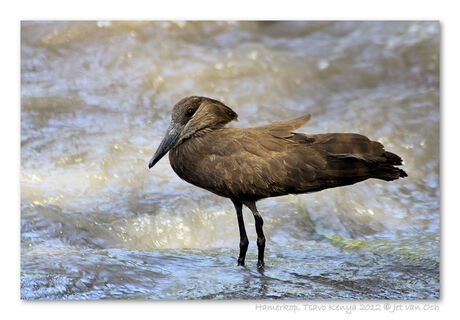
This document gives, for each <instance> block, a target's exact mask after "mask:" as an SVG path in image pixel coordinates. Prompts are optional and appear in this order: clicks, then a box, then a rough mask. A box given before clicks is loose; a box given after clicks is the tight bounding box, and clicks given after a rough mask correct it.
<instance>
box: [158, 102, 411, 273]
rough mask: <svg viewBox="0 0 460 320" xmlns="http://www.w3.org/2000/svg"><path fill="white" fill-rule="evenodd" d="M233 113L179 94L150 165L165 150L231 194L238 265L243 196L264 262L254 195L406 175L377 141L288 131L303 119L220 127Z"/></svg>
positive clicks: (181, 166) (177, 165) (184, 168)
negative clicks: (253, 223)
mask: <svg viewBox="0 0 460 320" xmlns="http://www.w3.org/2000/svg"><path fill="white" fill-rule="evenodd" d="M237 117H238V115H237V114H236V113H235V112H234V111H233V110H232V109H230V108H229V107H227V106H226V105H224V104H223V103H222V102H219V101H217V100H214V99H210V98H206V97H197V96H192V97H187V98H184V99H182V100H181V101H179V102H178V103H177V104H176V105H175V106H174V108H173V111H172V120H171V123H170V125H169V128H168V130H167V132H166V136H165V137H164V139H163V141H162V142H161V144H160V146H159V147H158V150H157V151H156V152H155V155H154V156H153V157H152V159H151V160H150V162H149V168H152V167H153V166H154V165H155V164H156V163H157V162H158V160H160V159H161V158H162V157H163V156H164V155H165V154H166V153H167V152H168V151H169V162H170V164H171V167H172V168H173V170H174V171H175V172H176V174H177V175H178V176H179V177H181V178H182V179H184V180H185V181H187V182H189V183H191V184H193V185H195V186H198V187H200V188H203V189H206V190H208V191H211V192H213V193H215V194H217V195H219V196H222V197H225V198H229V199H230V200H232V202H233V204H234V206H235V209H236V214H237V218H238V227H239V231H240V254H239V257H238V265H244V260H245V256H246V251H247V248H248V244H249V242H248V237H247V235H246V230H245V227H244V221H243V214H242V208H243V204H244V205H245V206H247V207H248V208H249V209H250V210H251V211H252V213H253V215H254V219H255V225H256V232H257V248H258V262H257V266H258V267H259V268H263V266H264V249H265V237H264V232H263V229H262V225H263V219H262V217H261V215H260V214H259V212H258V211H257V207H256V201H258V200H260V199H264V198H268V197H276V196H283V195H287V194H300V193H308V192H314V191H320V190H323V189H327V188H335V187H340V186H345V185H350V184H353V183H356V182H359V181H363V180H366V179H369V178H376V179H381V180H386V181H391V180H395V179H398V178H402V177H406V176H407V174H406V173H405V172H404V171H403V170H401V169H399V168H396V167H395V166H397V165H401V164H402V159H401V158H400V157H399V156H397V155H396V154H394V153H391V152H388V151H385V149H384V148H383V145H382V144H380V143H379V142H376V141H371V140H369V139H368V138H367V137H365V136H363V135H360V134H356V133H326V134H312V135H309V134H303V133H294V130H296V129H298V128H300V127H301V126H303V125H304V124H305V123H307V122H308V120H310V117H311V115H310V114H307V115H304V116H301V117H299V118H296V119H292V120H284V121H277V122H272V123H269V124H267V125H264V126H259V127H252V128H226V127H225V125H226V124H227V123H229V122H230V121H232V120H236V119H237Z"/></svg>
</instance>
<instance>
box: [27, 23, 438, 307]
mask: <svg viewBox="0 0 460 320" xmlns="http://www.w3.org/2000/svg"><path fill="white" fill-rule="evenodd" d="M439 41H440V26H439V23H437V22H327V21H322V22H319V21H318V22H179V21H174V22H127V21H123V22H107V21H91V22H32V21H29V22H22V24H21V298H22V299H118V298H123V299H136V298H141V299H265V298H270V299H273V298H290V299H436V298H439V292H440V275H439V264H440V202H439V195H440V190H439V143H440V137H439V120H440V110H439ZM188 95H205V96H209V97H213V98H216V99H219V100H221V101H223V102H224V103H226V104H227V105H229V106H230V107H232V108H233V109H234V110H235V111H236V112H237V113H238V114H239V122H237V123H234V124H232V126H241V127H244V126H252V125H260V124H264V123H267V122H271V121H275V120H281V119H289V118H293V117H297V116H300V115H303V114H305V113H312V115H313V118H312V120H311V121H310V122H309V123H308V124H307V125H306V126H305V127H304V128H302V129H301V130H300V131H303V132H308V133H322V132H359V133H362V134H364V135H367V136H369V137H370V138H372V139H374V140H378V141H380V142H382V143H383V144H384V145H385V146H386V149H387V150H389V151H392V152H395V153H397V154H399V155H400V156H402V158H403V159H404V161H405V166H404V169H405V170H406V172H407V173H408V174H409V177H408V178H406V179H403V180H398V181H394V182H391V183H386V182H383V181H377V180H368V181H366V182H363V183H360V184H357V185H353V186H349V187H343V188H339V189H332V190H326V191H322V192H319V193H314V194H309V195H300V196H285V197H279V198H271V199H267V200H263V201H260V202H259V204H258V206H259V209H260V211H261V213H262V216H263V217H264V221H265V224H264V229H265V233H266V237H267V248H266V268H265V271H264V272H258V271H257V269H256V260H257V257H256V254H257V248H256V245H255V239H256V235H255V230H254V220H253V217H252V214H251V213H250V212H249V210H247V209H245V211H244V215H245V220H246V228H247V231H248V236H249V239H250V246H249V250H248V257H247V262H246V267H237V266H236V257H237V255H238V243H239V233H238V226H237V221H236V215H235V213H234V209H233V205H232V204H231V202H230V201H229V200H226V199H224V198H219V197H217V196H215V195H213V194H211V193H209V192H207V191H204V190H201V189H198V188H196V187H194V186H192V185H189V184H187V183H185V182H184V181H182V180H180V179H179V178H178V177H177V176H176V175H175V174H174V172H173V171H172V169H171V168H170V166H169V162H168V158H167V157H165V158H164V159H163V160H161V161H160V162H159V163H158V164H157V166H155V167H154V168H153V169H152V170H150V171H149V170H148V169H147V164H148V160H149V159H150V157H151V156H152V154H153V152H154V151H155V149H156V147H157V146H158V144H159V142H160V140H161V138H162V137H163V134H164V132H165V129H166V127H167V124H168V122H169V119H170V112H171V109H172V106H173V105H174V104H175V103H176V102H177V101H178V100H179V99H181V98H182V97H184V96H188Z"/></svg>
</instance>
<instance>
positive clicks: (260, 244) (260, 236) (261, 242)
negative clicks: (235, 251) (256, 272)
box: [244, 201, 265, 269]
mask: <svg viewBox="0 0 460 320" xmlns="http://www.w3.org/2000/svg"><path fill="white" fill-rule="evenodd" d="M244 204H245V205H246V206H247V207H248V208H249V209H250V210H251V211H252V214H253V215H254V220H255V222H256V232H257V249H258V257H257V268H260V269H262V268H263V267H264V250H265V236H264V231H263V228H262V227H263V225H264V220H263V219H262V216H261V215H260V213H259V211H257V207H256V203H255V201H251V202H244Z"/></svg>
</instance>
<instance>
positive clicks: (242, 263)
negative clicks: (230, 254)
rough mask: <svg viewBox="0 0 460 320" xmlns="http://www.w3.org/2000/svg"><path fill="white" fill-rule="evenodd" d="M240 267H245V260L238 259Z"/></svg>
mask: <svg viewBox="0 0 460 320" xmlns="http://www.w3.org/2000/svg"><path fill="white" fill-rule="evenodd" d="M238 265H239V266H242V267H244V259H241V258H238Z"/></svg>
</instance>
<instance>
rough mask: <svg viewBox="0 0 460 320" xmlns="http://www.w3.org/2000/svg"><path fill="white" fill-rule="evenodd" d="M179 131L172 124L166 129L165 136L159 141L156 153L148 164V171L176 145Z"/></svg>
mask: <svg viewBox="0 0 460 320" xmlns="http://www.w3.org/2000/svg"><path fill="white" fill-rule="evenodd" d="M180 133H181V130H180V128H179V127H178V126H177V125H176V124H175V123H173V122H171V124H170V125H169V127H168V130H167V131H166V135H165V137H164V138H163V141H161V143H160V146H159V147H158V149H157V151H156V152H155V154H154V156H153V157H152V159H150V162H149V169H150V168H152V167H153V166H154V165H155V164H156V163H157V162H158V161H159V160H160V159H161V158H163V156H164V155H165V154H166V153H167V152H168V151H169V150H171V148H172V147H174V145H175V144H176V142H177V140H178V139H179V136H180Z"/></svg>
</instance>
